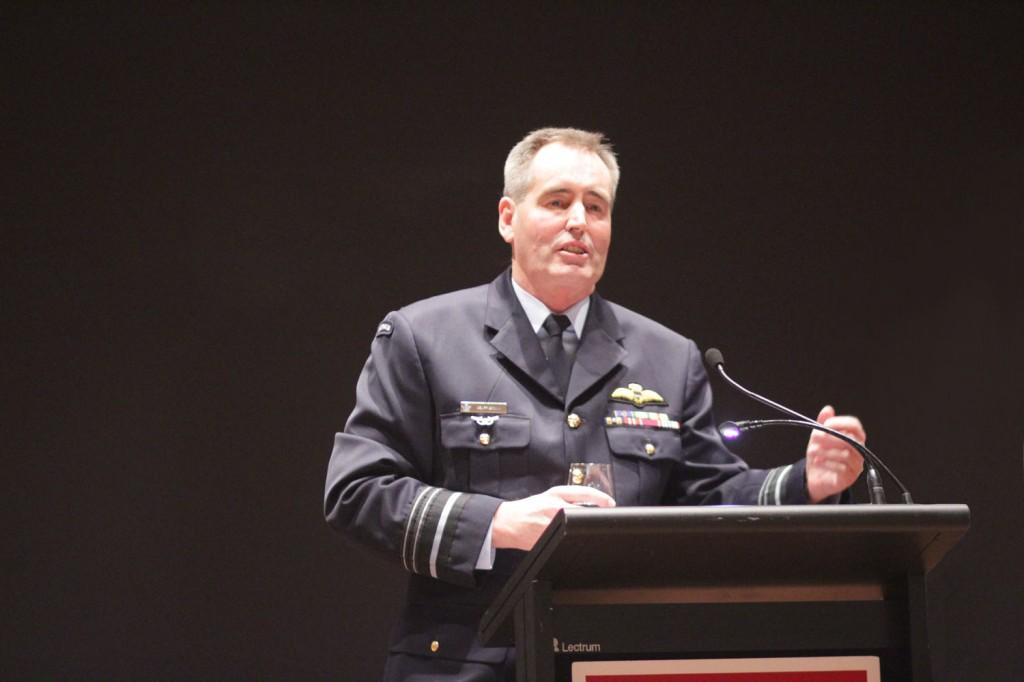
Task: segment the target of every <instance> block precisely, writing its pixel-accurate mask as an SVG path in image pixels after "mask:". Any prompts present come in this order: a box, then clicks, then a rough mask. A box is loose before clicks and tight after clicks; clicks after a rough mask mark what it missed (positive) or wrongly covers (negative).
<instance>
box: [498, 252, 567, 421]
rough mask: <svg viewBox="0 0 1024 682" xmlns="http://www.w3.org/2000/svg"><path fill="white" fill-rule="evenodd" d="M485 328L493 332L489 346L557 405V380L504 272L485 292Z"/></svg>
mask: <svg viewBox="0 0 1024 682" xmlns="http://www.w3.org/2000/svg"><path fill="white" fill-rule="evenodd" d="M484 323H485V325H486V326H487V327H488V328H490V329H491V330H493V331H494V332H495V334H494V336H493V337H491V345H492V346H494V348H495V349H496V350H497V351H498V352H499V353H501V355H502V356H504V357H505V358H506V359H507V360H508V361H509V362H511V363H512V364H514V365H515V366H516V367H518V368H519V369H520V370H522V372H523V374H525V375H526V376H527V377H528V378H530V379H531V380H533V381H534V382H536V383H537V384H539V385H540V386H541V387H542V388H543V389H544V390H545V391H547V392H548V393H550V394H551V396H552V397H554V398H555V399H557V400H559V401H561V400H562V399H563V396H562V391H561V389H560V388H559V386H558V379H557V378H556V377H555V373H554V372H553V371H552V369H551V366H550V365H549V364H548V360H547V358H545V357H544V351H543V349H541V347H540V340H539V339H538V338H537V335H536V334H535V333H534V331H533V328H532V327H531V326H530V320H529V319H527V317H526V313H525V312H523V307H522V306H521V305H519V300H518V299H517V298H516V294H515V292H514V291H513V290H512V280H511V274H510V272H509V271H508V270H506V271H505V272H503V273H502V274H501V276H499V277H498V279H496V280H494V281H493V282H492V283H491V288H490V289H489V290H488V292H487V313H486V318H485V322H484Z"/></svg>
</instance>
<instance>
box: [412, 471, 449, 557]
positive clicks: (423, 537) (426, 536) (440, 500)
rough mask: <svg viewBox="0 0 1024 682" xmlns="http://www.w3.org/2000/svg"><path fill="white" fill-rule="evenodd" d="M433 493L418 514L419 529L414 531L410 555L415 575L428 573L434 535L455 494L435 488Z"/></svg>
mask: <svg viewBox="0 0 1024 682" xmlns="http://www.w3.org/2000/svg"><path fill="white" fill-rule="evenodd" d="M435 491H436V492H435V493H434V494H433V495H431V496H430V498H429V499H428V500H427V502H426V504H424V505H423V511H422V512H420V521H419V525H420V527H419V529H418V530H417V531H416V544H415V546H414V547H413V553H412V567H413V571H415V572H416V573H422V574H429V573H430V553H431V550H432V549H433V545H434V542H433V541H434V535H435V534H436V532H437V527H438V525H439V523H440V521H441V514H442V513H443V512H444V508H445V505H446V504H447V502H448V498H450V497H451V496H452V495H454V494H455V493H453V492H452V491H450V490H445V489H444V488H435Z"/></svg>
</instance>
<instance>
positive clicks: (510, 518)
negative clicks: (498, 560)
mask: <svg viewBox="0 0 1024 682" xmlns="http://www.w3.org/2000/svg"><path fill="white" fill-rule="evenodd" d="M579 503H583V504H587V505H594V506H597V507H614V506H615V500H613V499H612V498H611V497H609V496H608V495H607V494H606V493H603V492H601V491H600V490H595V489H594V488H588V487H586V486H582V485H559V486H555V487H554V488H549V489H548V490H545V491H544V492H542V493H539V494H537V495H532V496H530V497H526V498H523V499H521V500H512V501H509V502H502V503H501V505H500V506H499V507H498V510H497V511H496V512H494V528H493V530H492V535H491V541H492V542H493V543H494V547H495V548H498V549H501V548H507V549H524V550H529V549H532V548H533V545H534V543H536V542H537V538H539V537H540V536H541V534H542V533H543V532H544V529H545V528H547V527H548V524H549V523H550V522H551V519H552V518H553V517H554V515H555V514H557V513H558V510H559V509H564V508H566V507H572V506H573V505H576V504H579Z"/></svg>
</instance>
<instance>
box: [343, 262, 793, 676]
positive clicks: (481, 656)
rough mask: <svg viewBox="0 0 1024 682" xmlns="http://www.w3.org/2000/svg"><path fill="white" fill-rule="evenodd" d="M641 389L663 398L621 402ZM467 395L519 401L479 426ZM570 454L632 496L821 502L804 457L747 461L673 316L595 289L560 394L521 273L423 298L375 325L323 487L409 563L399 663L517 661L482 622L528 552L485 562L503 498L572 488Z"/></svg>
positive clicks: (354, 533)
mask: <svg viewBox="0 0 1024 682" xmlns="http://www.w3.org/2000/svg"><path fill="white" fill-rule="evenodd" d="M630 384H639V385H640V387H642V389H645V390H650V391H654V392H656V393H657V394H658V396H660V397H661V398H662V399H663V400H662V402H663V403H664V404H660V405H659V404H651V403H646V404H640V405H637V404H633V403H630V402H624V401H623V399H622V398H621V397H620V398H617V399H613V398H612V397H611V396H612V393H613V392H615V390H616V389H619V388H622V389H625V390H626V391H629V392H633V391H635V389H636V388H637V387H636V386H633V387H632V388H630ZM619 393H620V396H621V395H622V394H623V391H620V392H619ZM635 395H636V394H635ZM648 395H649V394H648ZM462 401H488V402H501V403H506V404H507V410H508V411H507V414H504V415H500V416H499V418H498V419H497V420H494V423H493V424H490V425H481V424H480V423H479V422H486V421H488V420H485V419H474V418H473V417H474V415H471V414H463V413H461V412H460V403H461V402H462ZM631 412H632V413H635V412H646V413H654V412H661V413H665V414H666V415H667V416H665V417H659V418H658V419H657V420H656V421H660V423H661V424H668V425H669V427H668V428H665V427H658V426H650V425H630V424H628V423H623V424H618V423H617V422H616V421H615V417H616V413H618V416H621V415H622V414H624V413H625V414H627V416H628V415H629V414H630V413H631ZM571 415H575V416H574V417H573V416H571ZM609 418H611V420H610V421H611V423H609ZM626 421H627V422H628V421H629V420H628V419H627V420H626ZM672 422H678V429H676V428H673V427H672V425H671V424H672ZM647 423H648V424H649V423H650V422H649V421H648V422H647ZM484 433H486V436H485V437H484V438H481V435H482V434H484ZM571 462H610V463H611V464H612V466H613V476H614V483H615V493H616V494H615V497H616V501H617V503H618V504H619V505H620V506H622V505H679V504H692V505H698V504H700V505H708V504H800V503H804V502H806V501H807V496H806V485H805V483H804V478H805V476H804V468H803V467H804V465H803V462H802V461H801V462H798V463H796V464H793V465H791V466H787V467H780V468H777V469H770V470H751V469H749V468H748V467H747V465H746V464H745V463H744V462H743V461H742V460H740V459H739V458H738V457H736V456H735V455H733V454H732V453H731V452H729V450H727V449H726V448H725V446H724V445H723V444H722V442H721V440H720V439H719V436H718V433H717V431H716V429H715V425H714V423H713V416H712V412H711V390H710V387H709V385H708V379H707V375H706V374H705V372H704V369H703V365H702V363H701V356H700V353H699V351H698V349H697V347H696V346H695V344H694V343H693V342H692V341H690V340H689V339H687V338H685V337H683V336H680V335H679V334H676V333H675V332H673V331H671V330H669V329H667V328H666V327H664V326H662V325H660V324H658V323H656V322H654V321H652V320H650V319H648V318H645V317H643V316H641V315H638V314H636V313H634V312H632V311H630V310H627V309H626V308H623V307H621V306H619V305H616V304H614V303H610V302H608V301H605V300H604V299H602V298H601V297H600V296H598V295H597V294H596V293H595V294H594V295H593V296H592V297H591V304H590V312H589V314H588V317H587V321H586V324H585V327H584V330H583V335H582V338H581V339H580V344H579V350H578V352H577V355H576V360H575V364H574V366H573V370H572V378H571V381H570V385H569V389H568V395H562V394H561V391H560V390H559V388H558V382H557V381H556V379H555V376H554V374H553V372H552V371H551V369H550V368H549V367H548V364H547V361H546V359H545V357H544V354H543V352H542V350H541V346H540V343H539V341H538V339H537V336H536V334H535V333H534V332H533V329H532V328H531V327H530V323H529V321H528V319H527V317H526V314H525V313H524V312H523V309H522V307H521V306H520V304H519V302H518V300H517V299H516V297H515V293H514V292H513V290H512V286H511V279H510V273H509V272H508V271H506V272H505V273H503V274H502V275H501V276H499V277H498V278H497V279H496V280H495V281H494V282H492V283H491V284H490V285H487V286H480V287H476V288H473V289H466V290H463V291H457V292H454V293H450V294H445V295H442V296H437V297H434V298H430V299H427V300H424V301H419V302H417V303H414V304H412V305H410V306H407V307H405V308H402V309H401V310H398V311H396V312H392V313H390V314H389V315H388V316H387V317H386V318H385V320H384V322H382V323H381V325H380V327H379V328H378V330H377V336H376V337H375V338H374V340H373V344H372V346H371V352H370V357H369V359H368V360H367V361H366V366H365V367H364V369H363V372H362V375H361V376H360V378H359V383H358V386H357V389H356V406H355V409H354V410H353V412H352V414H351V416H350V417H349V420H348V422H347V424H346V425H345V430H344V431H343V432H342V433H339V434H337V436H336V438H335V445H334V452H333V453H332V455H331V460H330V465H329V468H328V472H327V484H326V492H325V511H326V516H327V520H328V521H329V522H330V524H331V525H332V526H334V527H335V528H337V529H339V530H342V531H344V532H345V533H347V534H349V535H350V536H351V537H353V538H355V539H356V540H357V541H359V542H361V543H363V544H365V545H368V546H370V547H372V548H375V549H377V550H379V551H381V552H383V553H385V554H386V555H387V556H388V557H391V558H392V559H394V560H397V561H400V562H401V563H402V565H403V566H404V567H405V568H406V569H407V570H408V571H409V572H410V574H411V579H410V580H411V582H410V586H409V592H408V603H407V607H406V610H405V615H404V616H403V618H402V621H401V622H400V623H399V624H398V626H397V627H396V629H395V633H394V636H393V641H392V644H391V651H392V655H393V656H395V655H399V654H400V655H401V658H403V660H404V661H405V663H404V664H403V665H408V664H418V663H422V664H423V665H424V666H430V665H441V662H442V661H448V662H449V665H448V667H449V668H452V669H460V666H459V665H455V666H454V667H453V666H452V665H451V664H455V663H457V662H462V661H476V662H479V663H489V664H495V663H501V662H503V661H505V659H506V656H507V652H506V651H505V650H504V649H500V648H489V647H482V646H481V645H480V644H479V641H478V640H477V637H476V628H477V625H478V622H479V619H480V616H481V615H482V613H483V611H484V610H485V609H486V607H487V605H488V604H489V602H490V601H491V599H493V597H494V596H495V595H496V594H497V591H498V590H499V589H500V587H501V585H502V583H503V582H504V580H505V579H506V578H507V576H508V574H509V573H510V572H511V571H512V570H513V569H514V567H515V564H516V561H517V560H518V558H519V557H520V556H521V554H522V553H520V552H515V551H506V550H499V551H498V556H497V563H496V565H495V568H494V570H491V571H477V570H474V566H475V564H476V561H477V558H478V556H479V554H480V549H481V546H482V544H483V541H484V536H485V534H486V532H487V529H488V527H489V524H490V521H491V518H492V516H493V515H494V512H495V510H496V509H497V507H498V505H499V504H500V503H501V501H502V500H507V499H518V498H523V497H526V496H529V495H533V494H535V493H539V492H542V491H544V490H546V489H548V488H550V487H552V486H555V485H563V484H565V483H566V481H567V475H568V469H569V464H570V463H571ZM435 643H436V644H435ZM410 662H412V663H410ZM417 662H418V663H417ZM392 669H396V668H395V666H393V665H389V670H392ZM438 669H440V668H438ZM407 674H408V673H402V674H398V673H395V674H394V676H395V677H396V679H397V678H399V677H402V676H405V675H407Z"/></svg>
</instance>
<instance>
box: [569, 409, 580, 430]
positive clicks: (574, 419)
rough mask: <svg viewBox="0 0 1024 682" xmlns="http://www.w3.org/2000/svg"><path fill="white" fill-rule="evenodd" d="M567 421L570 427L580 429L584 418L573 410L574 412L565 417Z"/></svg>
mask: <svg viewBox="0 0 1024 682" xmlns="http://www.w3.org/2000/svg"><path fill="white" fill-rule="evenodd" d="M565 423H566V424H568V425H569V428H570V429H578V428H580V425H581V424H582V423H583V419H581V418H580V416H579V415H578V414H576V413H575V412H573V413H572V414H570V415H569V416H568V417H566V418H565Z"/></svg>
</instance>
